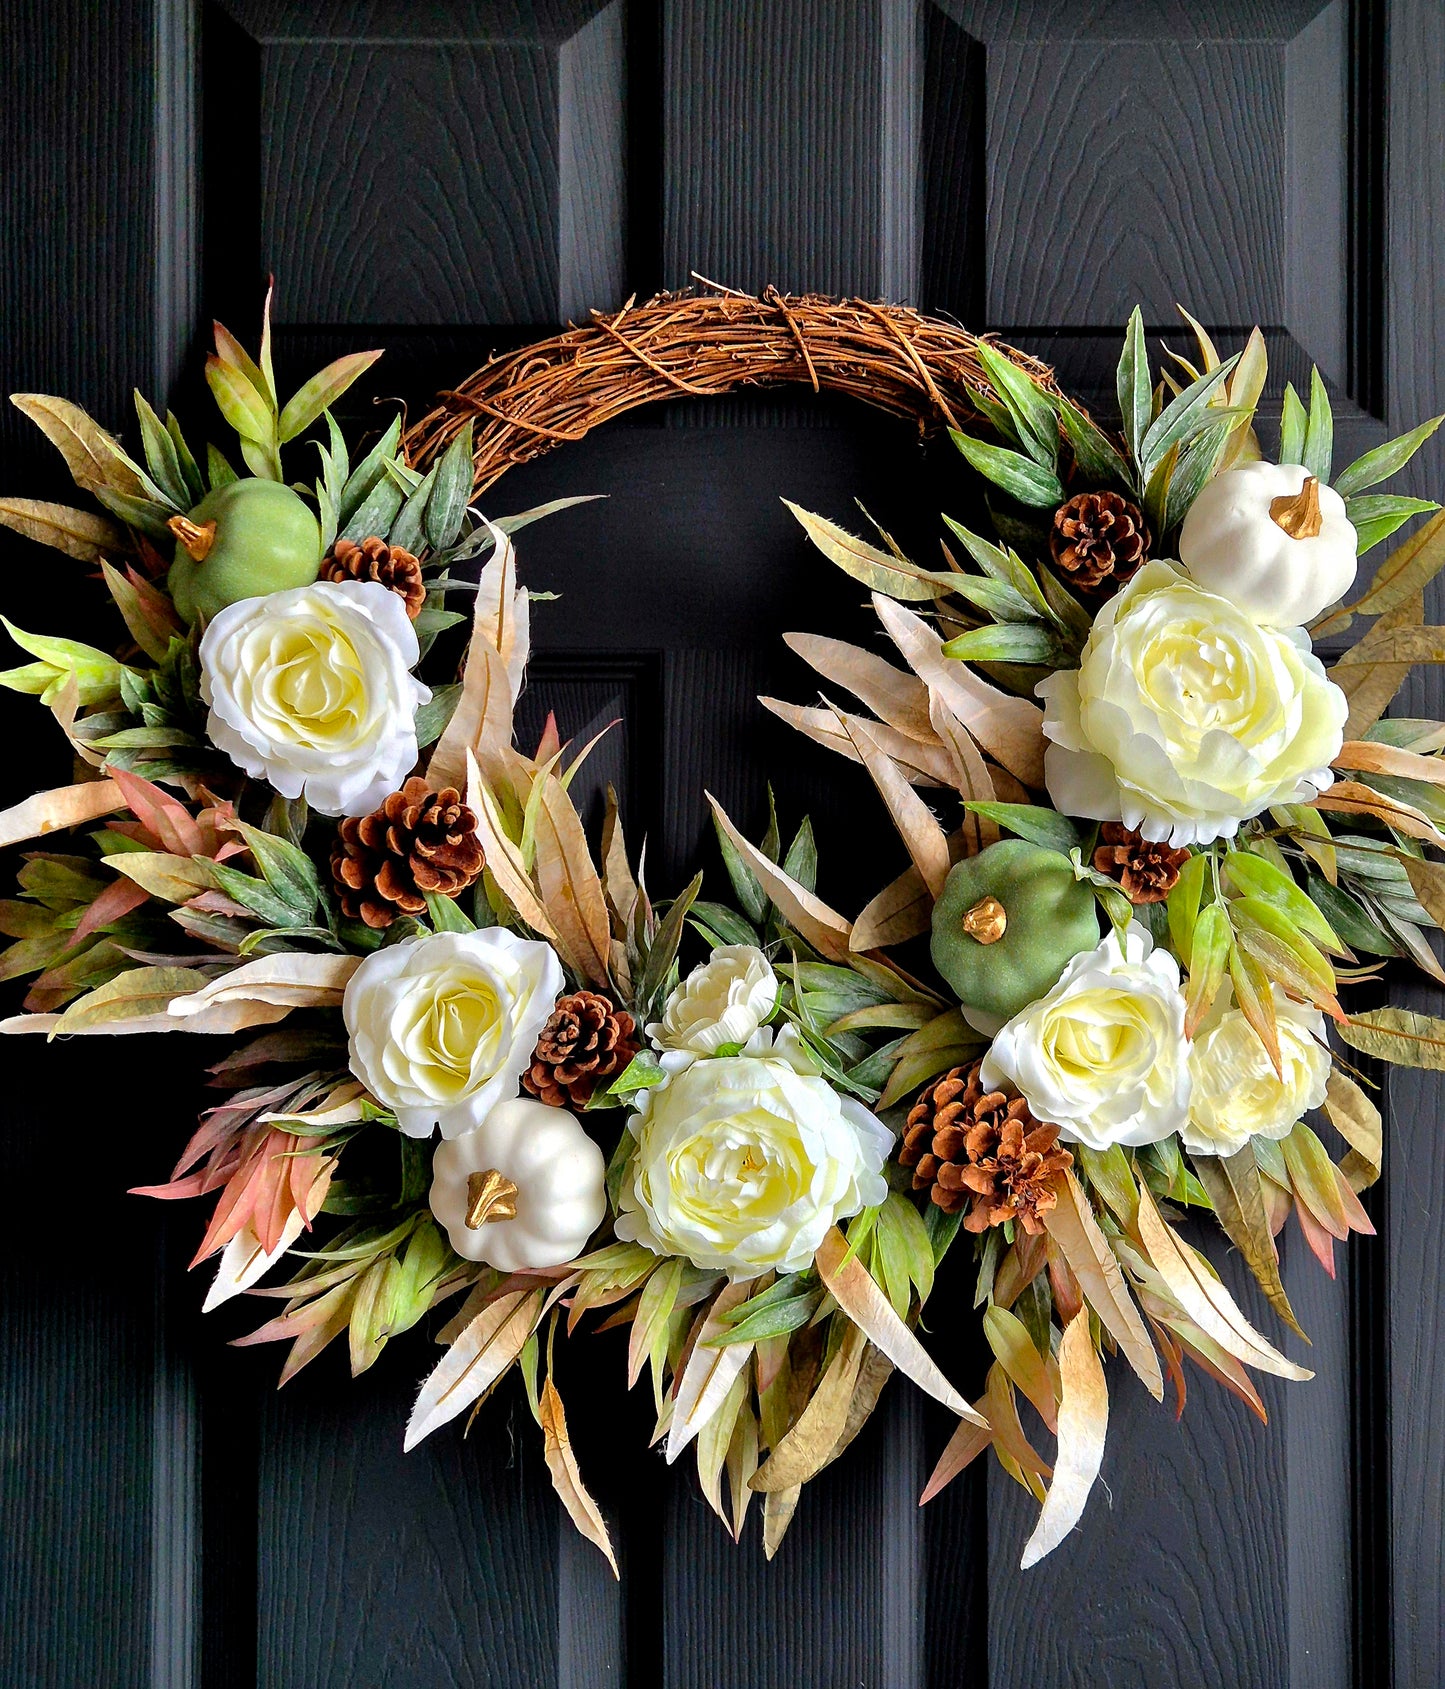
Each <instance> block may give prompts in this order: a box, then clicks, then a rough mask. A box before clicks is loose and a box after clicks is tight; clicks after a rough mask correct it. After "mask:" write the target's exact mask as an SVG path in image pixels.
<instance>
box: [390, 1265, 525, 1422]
mask: <svg viewBox="0 0 1445 1689" xmlns="http://www.w3.org/2000/svg"><path fill="white" fill-rule="evenodd" d="M541 1315H542V1292H541V1291H540V1290H513V1291H509V1292H508V1293H507V1294H506V1295H505V1296H499V1297H498V1298H497V1300H496V1301H495V1302H492V1303H490V1304H489V1305H488V1306H487V1307H485V1308H483V1310H482V1311H481V1313H479V1314H478V1315H477V1317H476V1318H475V1319H474V1320H473V1321H472V1322H471V1324H470V1325H469V1326H468V1327H467V1328H466V1330H465V1331H463V1332H462V1334H461V1336H460V1337H458V1338H457V1340H456V1342H455V1343H453V1344H452V1346H451V1348H450V1349H448V1350H447V1352H446V1354H445V1355H443V1356H442V1358H441V1360H440V1361H439V1362H438V1363H437V1365H436V1366H435V1368H433V1370H432V1372H431V1373H430V1375H429V1376H428V1378H427V1380H426V1382H425V1383H424V1384H423V1385H422V1387H421V1391H420V1393H419V1394H418V1396H417V1399H416V1406H415V1407H414V1408H413V1409H412V1411H411V1418H410V1419H409V1420H408V1421H407V1425H406V1438H405V1440H404V1442H403V1444H402V1448H403V1451H404V1452H406V1453H408V1454H409V1453H410V1452H411V1451H412V1450H413V1449H414V1448H415V1447H416V1446H417V1444H418V1443H419V1442H421V1441H422V1439H423V1438H424V1437H429V1436H430V1435H431V1434H432V1432H433V1431H435V1430H436V1429H437V1428H438V1426H441V1425H445V1424H446V1423H447V1421H448V1420H451V1419H455V1418H456V1416H457V1415H458V1414H459V1413H462V1412H463V1411H465V1409H467V1408H469V1407H470V1406H471V1405H472V1403H473V1402H474V1401H476V1399H477V1398H478V1396H480V1395H481V1394H482V1392H483V1391H484V1390H489V1389H491V1387H492V1385H493V1384H495V1383H496V1382H497V1380H498V1379H499V1378H500V1377H501V1376H502V1374H503V1373H504V1372H505V1371H506V1370H507V1368H508V1367H509V1366H511V1364H512V1362H513V1361H515V1360H516V1358H517V1357H518V1355H520V1354H521V1352H522V1350H523V1348H524V1346H525V1345H526V1342H527V1339H528V1338H529V1337H530V1336H531V1335H532V1333H533V1331H534V1330H535V1329H536V1325H537V1321H538V1320H539V1319H540V1318H541Z"/></svg>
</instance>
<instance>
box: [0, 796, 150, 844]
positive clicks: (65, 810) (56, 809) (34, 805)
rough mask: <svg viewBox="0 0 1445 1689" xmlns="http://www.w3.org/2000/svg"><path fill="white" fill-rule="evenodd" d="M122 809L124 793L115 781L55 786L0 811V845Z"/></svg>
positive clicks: (18, 841) (43, 833)
mask: <svg viewBox="0 0 1445 1689" xmlns="http://www.w3.org/2000/svg"><path fill="white" fill-rule="evenodd" d="M124 808H125V794H124V793H123V792H122V791H121V789H120V787H119V786H117V785H116V783H115V781H114V780H84V781H82V782H81V783H80V784H79V785H78V786H57V787H56V788H55V790H54V791H50V792H36V793H35V795H34V796H33V797H28V798H25V799H24V800H23V801H22V802H20V803H17V804H13V805H12V806H11V807H10V808H9V809H6V810H0V847H3V846H5V845H13V844H19V843H20V842H21V841H22V840H24V839H38V838H43V837H44V836H45V834H46V833H53V832H56V831H57V830H58V829H59V828H62V827H79V826H82V825H83V824H84V823H85V822H87V821H95V820H97V819H98V818H99V817H100V816H102V815H113V814H114V813H115V812H116V810H118V809H124Z"/></svg>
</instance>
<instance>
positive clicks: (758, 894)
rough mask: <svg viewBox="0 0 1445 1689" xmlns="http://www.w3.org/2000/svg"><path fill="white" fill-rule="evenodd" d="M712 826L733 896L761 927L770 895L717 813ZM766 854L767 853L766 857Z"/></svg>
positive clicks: (753, 921)
mask: <svg viewBox="0 0 1445 1689" xmlns="http://www.w3.org/2000/svg"><path fill="white" fill-rule="evenodd" d="M712 824H713V831H714V832H715V833H716V834H717V842H718V849H719V850H720V851H721V852H722V859H723V867H724V868H726V869H727V875H728V879H729V880H731V881H732V888H733V895H734V896H735V897H736V898H737V900H738V902H739V903H740V904H741V905H742V908H743V913H744V914H745V915H746V916H747V917H748V919H749V920H750V921H751V922H752V923H753V925H754V926H759V925H761V923H762V919H763V917H764V915H766V914H767V912H768V895H767V893H766V892H765V891H764V890H763V888H762V886H761V884H760V883H759V881H758V877H757V875H756V874H754V873H753V871H752V869H751V868H749V867H748V865H747V863H746V862H745V861H744V860H743V858H742V856H741V854H740V853H739V851H738V848H737V846H736V845H735V844H734V843H733V841H732V840H731V839H730V838H729V837H728V835H727V833H726V832H725V831H724V830H723V827H722V824H721V822H720V821H719V820H718V818H717V814H716V812H714V814H713V821H712ZM775 848H776V847H775ZM766 854H767V852H766V851H765V852H764V855H766Z"/></svg>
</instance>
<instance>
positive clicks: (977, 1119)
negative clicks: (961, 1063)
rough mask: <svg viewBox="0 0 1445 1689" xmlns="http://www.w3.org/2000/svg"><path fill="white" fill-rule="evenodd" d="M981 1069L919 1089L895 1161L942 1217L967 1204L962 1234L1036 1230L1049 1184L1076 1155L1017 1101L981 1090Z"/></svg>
mask: <svg viewBox="0 0 1445 1689" xmlns="http://www.w3.org/2000/svg"><path fill="white" fill-rule="evenodd" d="M981 1066H982V1063H981V1062H974V1063H973V1064H972V1066H970V1067H966V1068H963V1067H954V1068H950V1069H949V1071H948V1072H947V1073H945V1074H942V1075H941V1076H940V1077H939V1078H937V1079H935V1080H934V1081H933V1083H932V1084H931V1085H929V1086H927V1087H926V1088H925V1089H924V1090H923V1092H922V1093H921V1094H920V1095H919V1098H918V1101H917V1102H916V1103H914V1105H913V1107H912V1108H911V1109H910V1110H909V1111H908V1121H907V1124H906V1125H905V1126H904V1129H903V1146H902V1148H901V1149H900V1150H899V1152H898V1159H899V1161H900V1162H902V1164H903V1165H904V1166H905V1167H911V1168H912V1169H913V1188H914V1190H926V1191H928V1192H929V1194H930V1196H931V1197H932V1199H933V1201H934V1202H935V1203H937V1205H938V1206H939V1207H940V1208H941V1209H942V1210H943V1211H944V1213H945V1214H956V1213H957V1212H958V1210H959V1209H960V1208H962V1207H963V1205H964V1204H965V1203H969V1204H971V1206H970V1208H969V1212H968V1215H967V1217H966V1218H965V1220H964V1222H963V1223H964V1226H965V1227H966V1228H967V1230H969V1231H971V1232H982V1231H987V1230H988V1228H989V1227H990V1226H997V1225H1001V1224H1002V1223H1003V1222H1004V1221H1005V1220H1017V1221H1018V1222H1019V1223H1020V1225H1022V1227H1023V1228H1024V1230H1025V1231H1026V1232H1037V1231H1040V1230H1041V1229H1042V1227H1043V1220H1042V1219H1041V1217H1040V1216H1041V1215H1044V1214H1046V1213H1048V1211H1049V1210H1050V1209H1051V1208H1052V1207H1053V1206H1054V1202H1055V1197H1054V1193H1053V1189H1052V1182H1053V1180H1054V1179H1055V1178H1056V1177H1057V1175H1058V1174H1059V1173H1061V1172H1062V1171H1063V1170H1064V1169H1065V1168H1066V1167H1068V1166H1070V1165H1071V1164H1072V1162H1073V1159H1074V1158H1073V1156H1072V1155H1070V1153H1069V1152H1068V1150H1066V1149H1060V1148H1059V1147H1058V1137H1059V1129H1058V1127H1057V1126H1048V1125H1041V1124H1040V1123H1039V1122H1038V1121H1037V1120H1035V1119H1034V1117H1033V1115H1031V1114H1030V1113H1029V1108H1028V1104H1027V1103H1026V1102H1025V1101H1024V1100H1023V1098H1022V1097H1007V1096H1005V1095H1004V1093H1003V1092H1002V1091H985V1090H984V1088H983V1086H982V1085H981V1084H980V1083H979V1068H980V1067H981Z"/></svg>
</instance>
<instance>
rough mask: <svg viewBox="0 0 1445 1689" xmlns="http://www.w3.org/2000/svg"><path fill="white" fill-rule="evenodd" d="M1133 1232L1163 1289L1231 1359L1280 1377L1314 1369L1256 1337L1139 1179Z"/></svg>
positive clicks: (1308, 1374) (1307, 1374)
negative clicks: (1166, 1218)
mask: <svg viewBox="0 0 1445 1689" xmlns="http://www.w3.org/2000/svg"><path fill="white" fill-rule="evenodd" d="M1139 1237H1140V1241H1141V1242H1142V1243H1143V1245H1144V1248H1145V1249H1146V1250H1147V1251H1148V1253H1149V1259H1150V1260H1151V1261H1152V1262H1153V1263H1154V1266H1155V1268H1156V1269H1157V1270H1158V1273H1159V1276H1160V1278H1162V1279H1163V1280H1164V1283H1165V1284H1166V1285H1167V1286H1168V1289H1169V1294H1170V1295H1171V1296H1172V1297H1173V1298H1174V1299H1175V1301H1176V1302H1178V1304H1179V1306H1180V1307H1181V1308H1182V1309H1183V1310H1184V1312H1185V1314H1187V1315H1188V1317H1189V1318H1190V1319H1191V1320H1192V1321H1193V1322H1194V1324H1195V1325H1197V1326H1198V1327H1199V1329H1200V1330H1201V1331H1202V1332H1204V1334H1205V1335H1206V1336H1208V1337H1212V1338H1213V1339H1214V1341H1215V1342H1216V1343H1218V1344H1219V1345H1220V1347H1221V1348H1223V1349H1226V1350H1227V1351H1228V1352H1229V1353H1230V1354H1231V1355H1233V1356H1234V1357H1235V1358H1236V1360H1240V1361H1243V1362H1244V1364H1245V1365H1246V1366H1252V1367H1254V1368H1255V1369H1256V1370H1257V1371H1260V1372H1272V1373H1275V1374H1276V1375H1277V1376H1279V1377H1280V1378H1294V1379H1306V1378H1313V1377H1314V1374H1313V1373H1312V1372H1311V1371H1309V1369H1308V1368H1307V1367H1302V1366H1296V1365H1295V1363H1294V1362H1293V1361H1291V1360H1287V1359H1286V1358H1285V1356H1283V1355H1282V1354H1280V1352H1279V1350H1278V1349H1276V1348H1275V1347H1274V1345H1273V1344H1272V1343H1270V1342H1269V1340H1268V1339H1267V1338H1265V1337H1262V1336H1261V1335H1260V1333H1259V1332H1257V1331H1256V1330H1255V1329H1254V1327H1253V1326H1252V1325H1251V1324H1250V1323H1249V1321H1248V1320H1247V1319H1246V1318H1245V1317H1244V1315H1243V1314H1242V1313H1241V1312H1240V1310H1239V1307H1238V1305H1237V1304H1236V1303H1235V1300H1234V1298H1233V1297H1232V1296H1231V1295H1230V1294H1229V1292H1228V1291H1227V1290H1226V1289H1225V1288H1224V1286H1223V1285H1222V1284H1221V1283H1220V1282H1219V1280H1218V1279H1216V1278H1215V1277H1214V1275H1213V1273H1211V1272H1209V1271H1208V1270H1207V1268H1205V1267H1204V1266H1203V1265H1202V1264H1201V1263H1200V1262H1199V1260H1198V1259H1197V1258H1196V1257H1195V1254H1194V1251H1193V1250H1192V1249H1190V1247H1189V1245H1188V1244H1186V1243H1183V1242H1181V1240H1180V1239H1179V1238H1178V1237H1177V1236H1176V1235H1175V1233H1174V1229H1173V1227H1171V1226H1168V1225H1166V1224H1165V1223H1164V1221H1163V1219H1162V1218H1161V1217H1160V1214H1159V1210H1158V1209H1157V1208H1156V1207H1155V1206H1154V1198H1153V1197H1152V1196H1151V1195H1150V1194H1149V1187H1148V1186H1147V1185H1146V1184H1144V1183H1142V1182H1141V1183H1140V1185H1139Z"/></svg>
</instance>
